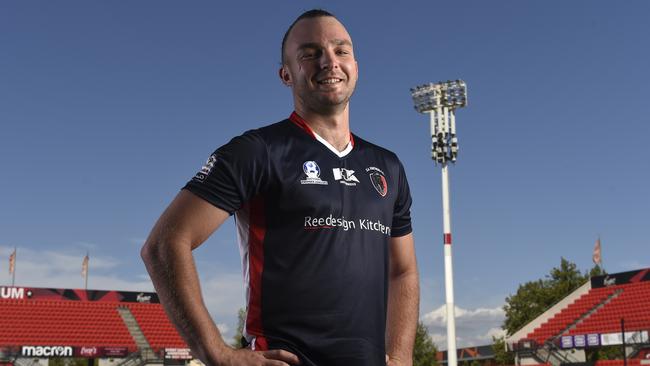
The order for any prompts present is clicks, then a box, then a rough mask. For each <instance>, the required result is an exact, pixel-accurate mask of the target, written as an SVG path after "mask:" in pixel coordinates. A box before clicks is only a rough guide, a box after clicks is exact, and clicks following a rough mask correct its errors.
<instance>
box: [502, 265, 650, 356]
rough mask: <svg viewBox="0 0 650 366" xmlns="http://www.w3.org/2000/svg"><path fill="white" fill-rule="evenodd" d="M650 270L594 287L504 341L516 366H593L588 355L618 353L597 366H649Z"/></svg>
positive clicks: (604, 279) (596, 280)
mask: <svg viewBox="0 0 650 366" xmlns="http://www.w3.org/2000/svg"><path fill="white" fill-rule="evenodd" d="M649 331H650V268H647V269H642V270H637V271H630V272H622V273H616V274H608V275H603V276H597V277H592V278H591V279H590V281H588V282H587V283H585V284H584V285H583V286H581V287H580V288H578V289H577V290H575V291H574V292H573V293H571V294H570V295H569V296H567V297H566V298H564V299H563V300H561V301H560V302H558V303H557V304H555V305H554V306H552V307H551V308H550V309H548V310H547V311H546V312H545V313H543V314H542V315H540V316H539V317H537V318H536V319H535V320H533V321H532V322H530V323H529V324H527V325H526V326H524V327H523V328H522V329H520V330H519V331H517V332H516V333H515V334H513V335H512V336H510V337H508V338H507V339H506V345H507V347H508V348H509V350H511V351H514V352H515V356H516V357H515V360H516V363H517V364H518V365H540V364H545V365H552V366H558V365H563V364H569V363H574V364H575V363H583V364H585V363H586V364H593V363H594V361H593V360H589V359H588V358H587V352H586V351H589V350H596V349H599V348H602V347H610V348H611V347H619V348H620V349H624V350H625V351H624V352H623V351H621V359H615V360H600V361H595V364H596V365H597V366H623V365H627V366H639V365H650V342H649V339H648V332H649Z"/></svg>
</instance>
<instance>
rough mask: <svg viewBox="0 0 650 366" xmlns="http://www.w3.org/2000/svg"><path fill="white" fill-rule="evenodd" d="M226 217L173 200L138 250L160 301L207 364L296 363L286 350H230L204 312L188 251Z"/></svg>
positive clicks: (194, 202)
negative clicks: (140, 249)
mask: <svg viewBox="0 0 650 366" xmlns="http://www.w3.org/2000/svg"><path fill="white" fill-rule="evenodd" d="M228 216H229V215H228V213H227V212H226V211H224V210H221V209H219V208H217V207H215V206H213V205H211V204H210V203H208V202H206V201H204V200H203V199H201V198H199V197H197V196H195V195H194V194H192V193H190V192H188V191H185V190H183V191H181V192H180V193H179V194H178V195H177V196H176V198H175V199H174V201H172V203H171V204H170V205H169V207H168V208H167V209H166V210H165V212H164V213H163V214H162V216H161V217H160V218H159V219H158V222H157V223H156V225H155V226H154V228H153V229H152V231H151V233H150V234H149V237H148V238H147V241H146V243H145V244H144V246H143V247H142V251H141V255H142V259H143V260H144V263H145V265H146V267H147V271H148V272H149V275H150V276H151V280H152V282H153V284H154V287H155V288H156V292H157V293H158V296H159V298H160V302H161V303H162V305H163V307H164V309H165V312H166V313H167V316H168V317H169V319H170V320H171V321H172V322H173V323H174V325H175V326H176V328H177V329H178V331H179V333H180V334H181V336H182V337H183V339H185V341H186V342H187V344H188V345H189V346H190V348H191V349H192V351H193V352H194V353H195V355H197V356H198V358H199V359H201V360H202V361H203V362H204V363H205V364H206V365H279V366H282V365H288V364H289V363H291V364H294V363H297V362H298V359H297V357H296V356H295V355H292V354H290V353H288V352H286V351H267V352H251V351H248V350H238V351H235V350H234V349H232V348H230V347H229V346H228V345H226V343H225V342H224V341H223V338H222V337H221V334H220V333H219V330H218V328H217V326H216V325H215V323H214V321H213V320H212V318H211V317H210V314H209V313H208V310H207V308H206V306H205V302H204V301H203V296H202V295H201V288H200V283H199V278H198V274H197V271H196V266H195V264H194V257H193V256H192V250H193V249H195V248H197V247H198V246H199V245H201V244H202V243H203V242H204V241H205V240H206V239H207V238H208V237H209V236H210V235H211V234H212V233H213V232H214V231H215V230H216V229H217V228H219V227H220V226H221V224H223V222H224V221H225V220H226V219H227V218H228ZM280 360H283V361H286V363H285V362H283V361H280Z"/></svg>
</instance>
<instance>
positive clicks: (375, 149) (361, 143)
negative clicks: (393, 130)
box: [352, 134, 399, 161]
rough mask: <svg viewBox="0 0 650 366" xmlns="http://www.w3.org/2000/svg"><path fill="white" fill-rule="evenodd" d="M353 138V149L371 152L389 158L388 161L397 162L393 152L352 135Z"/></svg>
mask: <svg viewBox="0 0 650 366" xmlns="http://www.w3.org/2000/svg"><path fill="white" fill-rule="evenodd" d="M352 135H353V138H354V146H355V148H358V149H359V150H365V151H371V152H372V153H374V154H378V155H382V156H384V157H387V158H390V159H395V160H397V161H399V158H398V157H397V154H395V153H394V152H393V151H391V150H389V149H387V148H385V147H383V146H379V145H377V144H374V143H372V142H370V141H368V140H365V139H363V138H361V137H359V136H357V135H356V134H352Z"/></svg>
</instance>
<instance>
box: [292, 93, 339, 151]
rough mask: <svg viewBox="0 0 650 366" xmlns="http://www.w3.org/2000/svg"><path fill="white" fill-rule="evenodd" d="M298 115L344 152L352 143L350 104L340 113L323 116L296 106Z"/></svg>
mask: <svg viewBox="0 0 650 366" xmlns="http://www.w3.org/2000/svg"><path fill="white" fill-rule="evenodd" d="M296 113H298V115H300V117H302V118H303V119H304V120H305V122H306V123H307V124H308V125H309V127H310V128H311V129H312V130H313V131H314V132H315V133H317V134H318V136H320V137H322V138H323V139H325V141H327V142H328V143H330V145H332V146H334V147H335V148H336V149H337V150H339V151H343V150H345V148H346V147H347V146H348V143H349V142H350V113H349V104H348V105H347V106H346V107H345V109H343V110H341V111H340V112H337V113H333V114H328V115H323V114H319V113H315V112H314V111H310V110H308V109H303V108H299V107H298V106H296Z"/></svg>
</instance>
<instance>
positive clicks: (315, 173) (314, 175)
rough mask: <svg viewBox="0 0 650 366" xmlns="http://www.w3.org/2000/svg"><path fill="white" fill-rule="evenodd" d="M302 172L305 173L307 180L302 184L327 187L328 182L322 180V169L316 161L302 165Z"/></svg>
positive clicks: (302, 181) (301, 182)
mask: <svg viewBox="0 0 650 366" xmlns="http://www.w3.org/2000/svg"><path fill="white" fill-rule="evenodd" d="M302 171H303V172H305V175H306V176H307V179H303V180H301V181H300V184H320V185H327V181H324V180H322V179H320V167H319V166H318V164H316V162H315V161H311V160H309V161H305V162H304V163H303V164H302Z"/></svg>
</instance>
